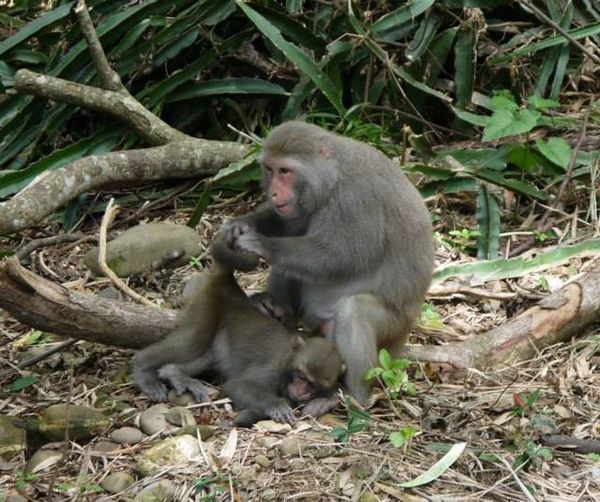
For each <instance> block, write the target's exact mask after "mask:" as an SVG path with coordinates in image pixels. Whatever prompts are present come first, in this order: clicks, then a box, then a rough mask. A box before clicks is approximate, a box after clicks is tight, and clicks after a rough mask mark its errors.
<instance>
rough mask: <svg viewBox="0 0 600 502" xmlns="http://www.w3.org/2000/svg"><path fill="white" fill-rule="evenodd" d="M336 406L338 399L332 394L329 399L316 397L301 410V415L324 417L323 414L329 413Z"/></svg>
mask: <svg viewBox="0 0 600 502" xmlns="http://www.w3.org/2000/svg"><path fill="white" fill-rule="evenodd" d="M337 404H338V397H337V395H336V394H333V395H332V396H329V397H316V398H314V399H311V400H310V401H309V402H308V403H306V405H305V406H304V409H303V410H302V414H303V415H308V416H311V417H320V416H321V415H325V413H329V412H330V411H331V410H333V409H334V408H335V407H336V406H337Z"/></svg>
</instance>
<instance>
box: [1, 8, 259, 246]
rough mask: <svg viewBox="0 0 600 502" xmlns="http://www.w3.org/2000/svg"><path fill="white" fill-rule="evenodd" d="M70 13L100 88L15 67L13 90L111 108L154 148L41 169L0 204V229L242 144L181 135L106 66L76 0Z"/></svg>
mask: <svg viewBox="0 0 600 502" xmlns="http://www.w3.org/2000/svg"><path fill="white" fill-rule="evenodd" d="M75 12H76V14H77V17H78V20H79V23H80V25H81V28H82V32H83V34H84V36H85V39H86V41H87V43H88V47H89V50H90V52H91V55H92V60H93V61H94V65H95V67H96V71H97V72H98V76H99V80H100V83H101V86H102V87H101V88H98V87H91V86H87V85H82V84H78V83H76V82H71V81H68V80H63V79H60V78H56V77H52V76H49V75H42V74H39V73H35V72H32V71H29V70H24V69H22V70H19V71H17V72H16V74H15V82H14V88H15V90H16V91H17V92H19V93H21V94H31V95H34V96H40V97H45V98H48V99H52V100H54V101H58V102H62V103H70V104H73V105H77V106H82V107H85V108H89V109H92V110H97V111H100V112H102V113H108V114H111V115H113V116H115V117H116V118H117V119H119V120H120V121H121V122H123V123H124V124H127V125H128V126H130V127H131V128H133V129H134V130H135V131H137V132H138V133H139V134H140V136H141V137H143V138H144V139H145V140H146V142H147V143H148V144H149V145H151V146H154V148H148V149H145V150H129V151H121V152H111V153H107V154H104V155H92V156H89V157H84V158H82V159H79V160H76V161H74V162H71V163H69V164H67V165H66V166H64V167H62V168H61V169H57V170H55V171H51V172H46V173H44V174H43V175H42V176H40V177H39V178H36V179H34V180H33V181H32V182H31V184H29V185H28V186H27V187H25V188H24V189H23V190H22V191H21V192H19V193H18V194H16V195H15V196H14V197H13V198H12V199H10V200H8V201H6V202H2V203H0V235H5V234H8V233H11V232H15V231H19V230H23V229H25V228H28V227H30V226H33V225H35V224H37V223H39V222H40V221H41V220H42V219H43V218H45V217H46V216H48V215H49V214H51V213H52V212H53V211H55V210H56V209H58V208H59V207H61V206H63V205H64V204H66V203H67V202H69V201H70V200H71V199H73V198H74V197H77V196H78V195H79V194H81V193H83V192H85V191H88V190H91V189H97V188H100V187H102V186H105V185H106V184H108V183H110V184H116V185H117V186H118V185H122V184H124V183H128V184H130V183H132V182H134V183H136V184H142V183H147V182H151V181H157V180H164V179H169V178H196V177H204V176H210V175H213V174H215V173H217V172H218V171H219V170H220V169H221V168H223V167H226V166H228V165H229V164H231V163H232V162H235V161H237V160H240V159H241V158H243V157H244V156H245V155H246V154H247V153H248V146H247V145H242V144H240V143H235V142H230V141H210V140H203V139H198V138H194V137H191V136H188V135H187V134H184V133H182V132H180V131H178V130H177V129H174V128H172V127H171V126H169V125H168V124H167V123H166V122H164V121H163V120H161V119H160V118H159V117H157V116H156V115H154V114H153V113H152V112H150V111H149V110H147V109H146V108H144V106H143V105H142V104H141V103H140V102H139V101H137V100H136V99H135V98H134V97H133V96H132V95H131V94H129V92H128V91H127V89H126V88H125V86H124V85H123V83H122V82H121V79H120V78H119V75H118V74H117V73H116V72H115V71H114V70H113V69H112V68H111V67H110V65H109V63H108V61H107V59H106V55H105V54H104V50H103V49H102V46H101V44H100V41H99V39H98V36H97V34H96V31H95V29H94V26H93V24H92V21H91V19H90V15H89V12H88V9H87V7H86V4H85V2H84V1H83V0H79V1H78V2H77V6H76V8H75Z"/></svg>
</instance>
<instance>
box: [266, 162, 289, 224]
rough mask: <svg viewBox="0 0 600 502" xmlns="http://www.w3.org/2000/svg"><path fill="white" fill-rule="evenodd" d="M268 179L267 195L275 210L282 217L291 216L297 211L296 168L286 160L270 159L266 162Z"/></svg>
mask: <svg viewBox="0 0 600 502" xmlns="http://www.w3.org/2000/svg"><path fill="white" fill-rule="evenodd" d="M263 165H264V169H265V175H266V178H267V195H268V197H269V201H270V202H271V204H272V205H273V207H274V208H275V210H276V211H277V212H278V213H279V214H281V215H282V216H291V215H293V214H294V212H295V210H296V205H295V203H296V201H295V199H296V197H295V193H294V182H295V180H296V170H295V167H294V166H293V165H292V164H291V163H290V162H289V161H287V160H286V159H277V158H274V159H269V160H268V161H265V162H264V164H263Z"/></svg>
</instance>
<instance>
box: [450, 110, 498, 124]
mask: <svg viewBox="0 0 600 502" xmlns="http://www.w3.org/2000/svg"><path fill="white" fill-rule="evenodd" d="M450 108H451V109H452V111H453V112H454V114H455V115H456V116H457V117H458V118H459V119H461V120H464V121H465V122H468V123H469V124H473V125H476V126H479V127H487V126H488V125H489V124H490V121H491V117H489V116H487V115H477V114H476V113H471V112H466V111H464V110H461V109H460V108H457V107H455V106H451V107H450Z"/></svg>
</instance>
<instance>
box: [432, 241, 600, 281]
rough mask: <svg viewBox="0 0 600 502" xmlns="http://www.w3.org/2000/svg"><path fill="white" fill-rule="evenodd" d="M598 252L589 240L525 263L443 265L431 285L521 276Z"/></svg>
mask: <svg viewBox="0 0 600 502" xmlns="http://www.w3.org/2000/svg"><path fill="white" fill-rule="evenodd" d="M598 253H600V239H590V240H587V241H584V242H580V243H578V244H573V245H571V246H558V247H555V248H553V249H550V250H548V251H544V252H542V253H540V254H538V255H537V256H536V257H535V258H531V259H528V260H526V259H524V258H521V257H516V258H509V259H498V260H491V261H481V262H476V263H463V264H460V265H447V266H444V267H440V268H438V269H437V270H436V271H435V272H434V274H433V283H434V284H437V283H440V282H443V281H444V280H446V279H447V278H448V277H469V278H470V280H472V281H473V282H475V283H485V282H487V281H495V280H502V279H511V278H514V277H523V276H525V275H528V274H533V273H539V272H543V271H544V270H547V269H549V268H552V267H556V266H558V265H560V264H563V263H566V262H567V261H568V260H569V259H571V258H573V257H574V256H596V255H597V254H598Z"/></svg>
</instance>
